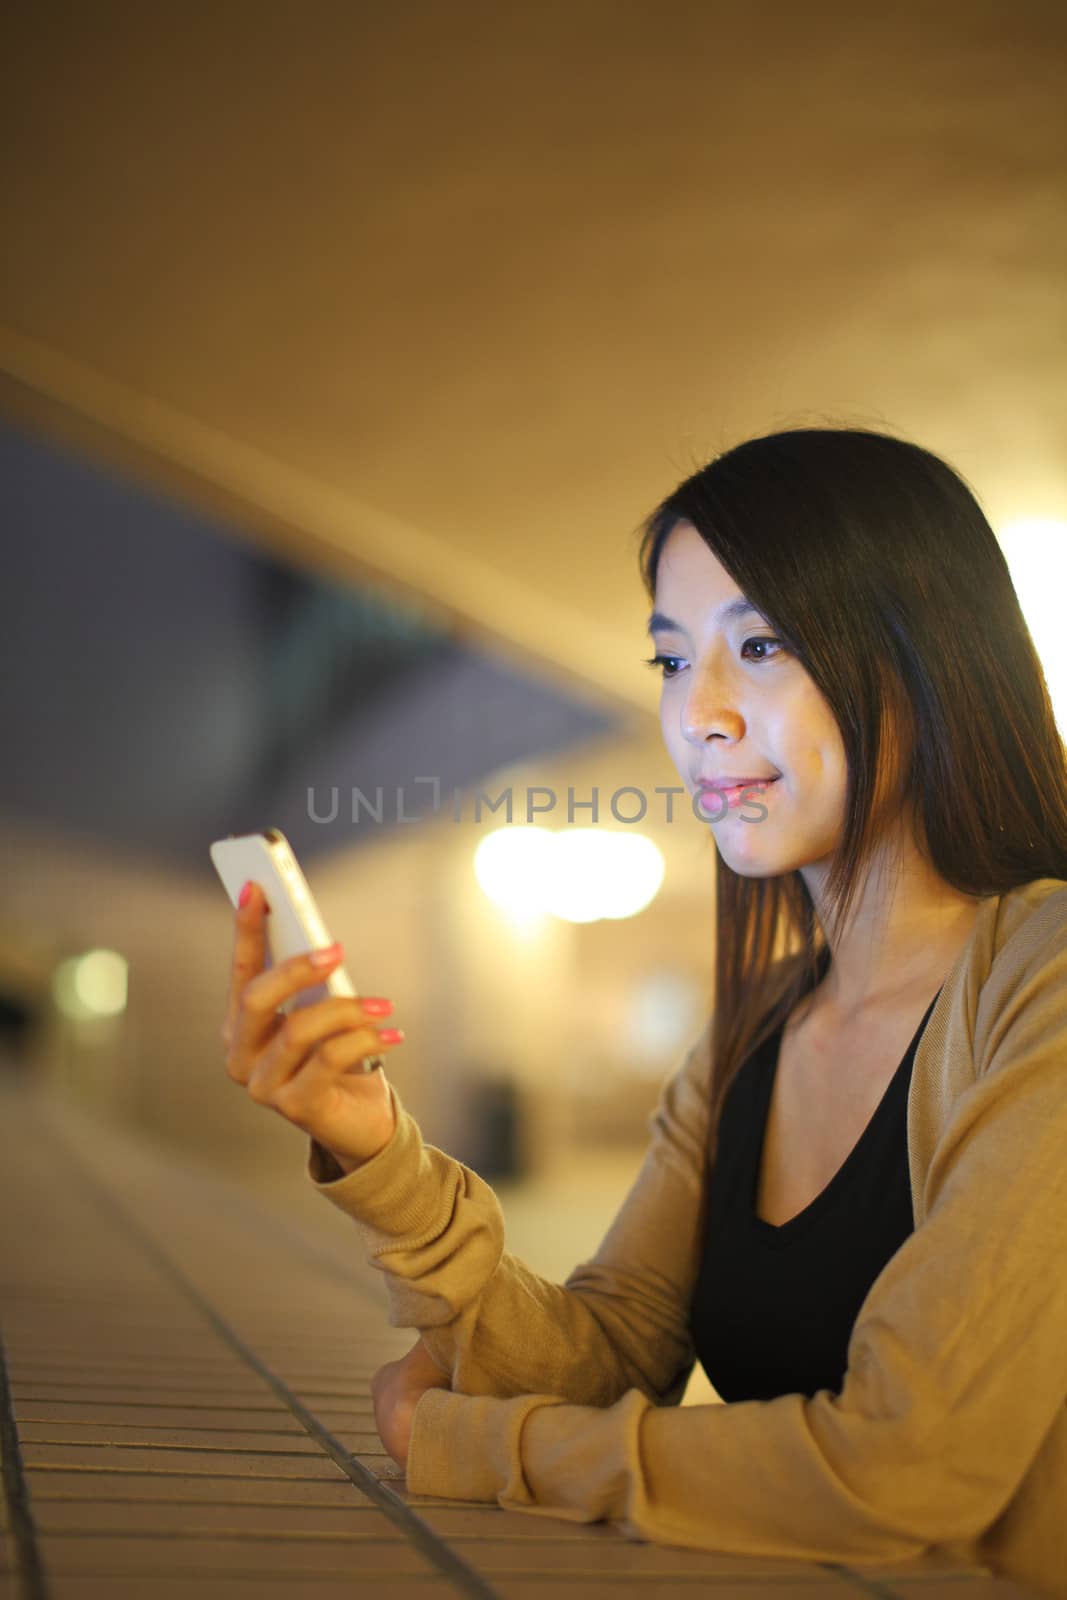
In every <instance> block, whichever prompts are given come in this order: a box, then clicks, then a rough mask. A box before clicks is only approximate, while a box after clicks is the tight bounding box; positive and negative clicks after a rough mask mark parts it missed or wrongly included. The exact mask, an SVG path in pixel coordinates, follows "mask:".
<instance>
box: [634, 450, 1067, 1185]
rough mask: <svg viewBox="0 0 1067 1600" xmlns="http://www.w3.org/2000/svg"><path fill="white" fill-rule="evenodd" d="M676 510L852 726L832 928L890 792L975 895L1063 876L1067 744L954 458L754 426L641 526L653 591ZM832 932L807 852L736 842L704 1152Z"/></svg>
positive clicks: (727, 873)
mask: <svg viewBox="0 0 1067 1600" xmlns="http://www.w3.org/2000/svg"><path fill="white" fill-rule="evenodd" d="M682 521H684V522H687V523H691V524H692V526H693V527H694V528H695V529H696V531H697V532H698V533H699V535H700V537H701V538H702V539H703V540H704V543H705V544H706V545H707V546H708V548H709V549H710V550H711V551H712V553H713V554H714V555H715V557H716V558H717V559H718V560H719V562H720V563H721V564H722V566H723V567H724V568H725V569H726V571H727V572H728V573H729V574H730V576H731V578H733V580H734V581H735V583H736V584H737V585H738V587H739V588H740V590H741V592H742V594H744V595H745V596H747V598H748V599H749V600H751V601H752V603H753V605H754V606H755V607H756V608H757V610H759V611H760V612H762V613H763V615H764V616H765V617H766V619H767V621H768V623H769V624H770V625H771V626H772V627H773V629H774V631H775V633H776V634H777V635H778V636H779V637H780V638H781V639H782V641H783V642H784V644H785V645H786V647H787V649H789V650H790V651H791V652H792V653H793V654H794V655H795V656H796V657H797V659H798V660H799V661H800V662H801V663H802V665H803V666H804V668H805V670H806V671H807V672H808V674H809V675H810V677H811V679H812V681H813V682H814V684H815V686H816V687H817V688H818V689H819V691H820V692H821V693H822V695H823V696H824V697H825V699H826V701H827V704H828V705H829V707H830V710H831V711H832V713H833V716H834V718H835V720H836V722H837V726H838V728H839V729H840V732H841V737H842V740H843V742H844V749H845V756H846V760H847V767H848V780H847V787H846V800H845V820H844V832H843V837H842V839H841V844H840V848H839V849H838V851H837V853H836V855H835V859H834V861H833V864H832V867H831V870H830V873H829V875H828V879H827V887H826V896H827V908H828V910H827V919H828V922H829V924H830V926H829V932H830V933H831V934H833V932H834V930H835V928H837V927H840V926H842V925H843V923H844V921H845V918H846V917H847V914H848V911H849V909H850V907H851V906H852V904H853V902H854V899H855V896H856V894H857V891H858V889H859V888H860V885H861V883H862V881H863V878H864V875H865V872H866V870H867V869H868V867H869V866H870V863H871V860H872V857H873V855H874V852H875V850H876V848H877V846H878V844H879V839H880V834H881V831H882V823H883V822H884V819H885V817H886V815H887V812H886V804H887V803H888V806H889V808H890V809H892V808H893V807H899V806H901V805H904V806H906V807H907V809H908V812H909V814H910V816H911V818H912V820H913V823H914V831H915V838H916V843H917V846H918V848H919V849H920V851H921V852H923V854H924V855H925V857H926V858H927V859H928V860H929V861H930V862H931V864H932V866H933V868H934V870H935V871H936V872H937V873H939V874H940V876H941V877H942V878H943V879H944V880H945V881H946V882H947V883H949V884H951V885H952V886H953V887H954V888H956V889H958V890H960V891H961V892H962V893H964V894H968V895H974V896H982V897H984V896H987V895H995V894H1002V893H1004V892H1005V891H1006V890H1008V889H1012V888H1014V887H1016V886H1017V885H1019V884H1023V883H1029V882H1031V881H1033V880H1034V879H1036V878H1043V877H1051V878H1059V879H1067V756H1065V751H1064V745H1063V741H1062V739H1061V736H1060V733H1059V730H1058V728H1057V725H1056V720H1055V717H1054V715H1053V710H1052V704H1051V701H1050V699H1049V693H1048V688H1047V685H1046V683H1045V677H1044V674H1043V672H1042V669H1041V664H1040V661H1039V660H1038V656H1037V652H1036V651H1035V649H1034V644H1033V640H1032V639H1031V637H1030V633H1029V630H1028V628H1027V626H1026V622H1025V621H1024V619H1023V615H1022V611H1021V610H1020V607H1019V601H1018V597H1017V595H1016V593H1015V589H1014V586H1013V584H1012V581H1011V577H1010V575H1009V572H1008V566H1007V563H1006V561H1005V559H1004V555H1003V552H1002V551H1001V548H1000V545H999V544H998V543H997V539H996V536H995V534H994V533H993V530H992V528H991V527H990V525H989V523H988V521H987V520H986V518H985V516H984V514H983V512H982V510H981V507H980V506H979V504H978V501H977V500H976V498H975V496H974V494H973V493H972V491H971V490H970V488H969V487H968V485H967V484H966V483H965V482H964V480H963V479H962V478H961V477H960V475H959V474H958V473H956V472H955V471H954V470H953V469H952V468H951V467H950V466H948V465H947V464H946V463H945V462H944V461H942V460H941V459H940V458H939V457H938V456H936V455H933V454H931V452H930V451H929V450H924V449H923V448H921V447H920V446H919V445H916V444H911V443H909V442H907V441H905V440H902V439H897V438H893V437H891V436H890V435H888V434H885V433H879V432H875V431H873V430H870V429H865V428H845V427H842V428H834V427H830V428H797V429H791V430H787V431H785V432H780V433H771V434H767V435H766V436H764V437H763V438H758V439H749V440H747V441H746V442H745V443H743V444H740V445H737V446H736V447H735V448H734V449H731V450H728V451H726V452H725V453H724V454H722V455H719V456H718V457H716V458H715V459H714V460H712V461H711V462H710V463H709V464H708V465H706V466H703V467H701V468H700V469H699V470H698V471H696V472H694V473H693V474H692V475H691V476H690V477H688V478H686V479H685V480H684V482H682V483H681V484H679V486H678V488H676V489H675V490H674V492H673V493H672V494H670V495H668V497H667V498H666V499H665V500H664V501H662V503H661V504H660V505H659V506H657V507H656V509H655V511H653V512H652V514H651V516H649V517H648V518H647V519H646V521H645V522H644V523H642V525H641V527H640V528H639V529H638V531H637V537H638V538H639V540H640V557H639V559H640V567H641V576H642V578H643V580H644V584H645V588H646V589H647V591H648V595H649V599H650V600H651V602H652V603H653V605H654V604H655V590H656V574H657V570H658V567H659V561H660V557H661V555H662V552H663V547H664V543H665V541H666V540H667V538H668V537H669V536H670V533H671V531H672V530H673V528H674V527H675V526H676V525H677V524H678V523H679V522H682ZM890 773H891V774H892V780H891V782H890V784H889V787H888V788H885V787H883V785H884V783H885V779H886V775H887V774H890ZM887 797H888V799H887ZM826 935H827V930H826V929H824V928H823V927H821V926H820V924H819V920H818V918H817V916H816V913H815V908H814V905H813V902H812V899H811V896H810V894H809V893H808V889H807V886H806V884H805V882H804V879H803V878H802V876H801V874H800V872H799V871H794V872H789V873H785V874H782V875H780V876H776V877H768V878H747V877H743V876H741V875H740V874H738V873H736V872H734V871H733V869H732V868H731V867H730V866H728V865H727V863H726V862H725V861H724V860H722V858H721V857H720V859H719V861H718V863H717V871H716V954H715V978H714V1002H713V1004H714V1010H713V1021H712V1037H711V1080H710V1084H709V1095H710V1112H711V1115H710V1117H709V1125H708V1147H707V1161H708V1164H709V1168H710V1164H711V1163H712V1162H713V1161H714V1158H715V1149H716V1143H717V1126H718V1116H719V1111H720V1109H721V1106H722V1102H723V1099H724V1098H725V1095H726V1091H727V1090H728V1088H729V1086H730V1083H731V1081H732V1079H733V1077H734V1075H735V1074H736V1072H737V1070H738V1069H739V1067H740V1066H741V1064H742V1063H743V1061H744V1060H745V1058H746V1057H747V1055H748V1054H749V1053H750V1052H751V1051H752V1050H753V1049H755V1048H756V1046H757V1045H758V1044H759V1043H761V1042H762V1040H763V1039H765V1038H766V1037H767V1036H768V1034H770V1033H771V1032H772V1031H773V1030H774V1029H775V1028H777V1027H778V1025H779V1024H780V1023H782V1022H783V1021H784V1020H785V1019H786V1017H788V1015H789V1014H790V1012H791V1011H792V1010H793V1008H794V1006H795V1005H796V1004H797V1002H798V1000H799V999H800V997H801V996H802V995H803V994H804V993H805V992H806V990H807V989H808V988H809V987H811V986H812V985H813V984H814V983H815V982H816V981H818V979H819V978H821V976H822V975H823V973H824V972H825V971H826V969H827V966H828V962H829V946H828V944H827V938H826ZM706 1189H707V1185H706V1184H705V1191H706Z"/></svg>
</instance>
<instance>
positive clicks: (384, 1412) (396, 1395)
mask: <svg viewBox="0 0 1067 1600" xmlns="http://www.w3.org/2000/svg"><path fill="white" fill-rule="evenodd" d="M451 1387H452V1381H451V1379H450V1377H449V1375H448V1373H447V1372H442V1370H441V1368H440V1367H439V1366H438V1365H437V1363H436V1361H434V1359H433V1357H432V1356H431V1355H430V1352H429V1351H428V1350H427V1348H426V1346H425V1345H424V1344H423V1342H422V1339H421V1338H419V1339H417V1340H416V1341H415V1343H414V1344H413V1345H412V1347H411V1349H410V1350H409V1351H408V1353H407V1355H406V1356H402V1357H401V1358H400V1360H399V1361H387V1362H386V1363H385V1366H384V1367H379V1368H378V1370H377V1372H376V1373H375V1374H374V1377H373V1378H372V1379H371V1381H370V1392H371V1399H372V1400H373V1401H374V1421H375V1423H376V1425H377V1428H378V1436H379V1438H380V1439H381V1441H382V1443H383V1444H384V1446H385V1448H386V1450H388V1452H389V1454H390V1455H391V1456H392V1458H393V1460H394V1461H395V1462H396V1464H397V1466H398V1467H403V1468H404V1469H405V1470H406V1469H407V1464H408V1446H409V1445H410V1443H411V1421H412V1418H413V1417H414V1415H415V1407H416V1406H417V1405H418V1403H419V1401H420V1400H421V1399H422V1397H423V1395H424V1394H425V1393H426V1391H427V1389H450V1388H451Z"/></svg>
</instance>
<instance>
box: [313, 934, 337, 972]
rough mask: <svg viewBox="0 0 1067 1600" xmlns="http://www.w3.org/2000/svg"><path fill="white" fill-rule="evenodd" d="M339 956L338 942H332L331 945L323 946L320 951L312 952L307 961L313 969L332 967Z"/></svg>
mask: <svg viewBox="0 0 1067 1600" xmlns="http://www.w3.org/2000/svg"><path fill="white" fill-rule="evenodd" d="M340 954H341V943H340V940H334V942H333V944H328V945H324V946H323V948H322V949H321V950H312V952H311V955H310V956H309V957H308V960H309V961H310V962H311V965H312V966H313V967H332V966H333V964H334V962H335V961H336V960H337V959H338V957H339V956H340Z"/></svg>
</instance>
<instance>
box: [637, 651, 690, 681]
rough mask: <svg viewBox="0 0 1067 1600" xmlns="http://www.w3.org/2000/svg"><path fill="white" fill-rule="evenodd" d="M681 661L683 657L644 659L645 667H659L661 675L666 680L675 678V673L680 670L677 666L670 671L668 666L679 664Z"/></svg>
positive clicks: (650, 657)
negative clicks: (674, 663)
mask: <svg viewBox="0 0 1067 1600" xmlns="http://www.w3.org/2000/svg"><path fill="white" fill-rule="evenodd" d="M681 660H682V657H681V656H646V657H645V658H644V662H645V666H646V667H659V668H660V669H661V675H662V677H664V678H673V677H674V675H675V673H676V672H677V671H678V668H677V667H676V666H671V667H670V670H668V666H669V664H670V663H671V662H677V661H681Z"/></svg>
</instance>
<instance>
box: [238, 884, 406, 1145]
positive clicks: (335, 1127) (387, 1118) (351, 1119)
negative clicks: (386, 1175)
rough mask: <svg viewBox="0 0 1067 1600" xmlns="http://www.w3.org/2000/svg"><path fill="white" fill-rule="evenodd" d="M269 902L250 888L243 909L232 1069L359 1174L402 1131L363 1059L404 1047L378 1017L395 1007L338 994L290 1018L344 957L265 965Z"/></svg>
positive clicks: (251, 1091) (380, 1082)
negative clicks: (288, 1007) (300, 999)
mask: <svg viewBox="0 0 1067 1600" xmlns="http://www.w3.org/2000/svg"><path fill="white" fill-rule="evenodd" d="M266 916H267V904H266V900H265V899H264V896H263V890H262V888H261V887H260V885H259V884H252V885H251V886H250V888H249V891H248V894H247V898H246V900H245V903H244V905H242V906H241V907H240V908H239V910H238V911H237V913H236V919H235V932H234V950H233V967H232V970H231V974H230V989H229V995H228V998H227V1005H226V1021H225V1022H224V1024H223V1028H222V1038H223V1042H224V1043H225V1045H226V1071H227V1072H228V1074H229V1076H230V1077H231V1078H232V1079H233V1081H234V1082H235V1083H238V1084H240V1085H241V1086H242V1087H243V1088H244V1089H245V1090H246V1091H247V1093H248V1095H249V1098H250V1099H252V1100H254V1101H256V1103H257V1104H258V1105H264V1106H269V1107H270V1108H271V1110H272V1111H276V1112H277V1113H278V1114H279V1116H282V1117H285V1119H286V1121H288V1122H291V1123H293V1124H294V1125H295V1126H296V1127H298V1128H301V1129H302V1130H303V1131H304V1132H305V1133H306V1134H309V1135H310V1136H311V1138H313V1139H317V1140H318V1142H319V1143H320V1144H321V1145H324V1146H325V1148H326V1149H327V1150H329V1151H330V1152H331V1154H332V1155H333V1156H334V1157H335V1159H336V1160H337V1163H338V1165H339V1166H340V1167H341V1168H342V1170H343V1171H344V1172H346V1173H347V1172H351V1171H353V1170H354V1169H355V1168H356V1167H358V1166H361V1165H362V1164H363V1163H364V1162H365V1161H369V1160H370V1158H371V1156H374V1155H377V1153H378V1151H379V1150H381V1149H383V1148H384V1147H385V1145H387V1144H388V1143H389V1140H390V1139H391V1138H392V1135H393V1130H394V1129H395V1127H396V1115H395V1113H394V1111H393V1102H392V1097H391V1095H390V1092H389V1084H388V1082H387V1081H386V1077H385V1074H384V1072H381V1071H377V1070H375V1071H372V1072H364V1071H363V1068H362V1062H363V1061H364V1060H365V1059H366V1058H367V1057H368V1056H376V1055H379V1054H380V1053H381V1052H382V1049H383V1047H385V1048H389V1047H391V1046H392V1045H394V1044H399V1043H400V1042H401V1041H402V1040H403V1037H404V1035H403V1034H402V1033H401V1032H400V1031H399V1029H395V1028H386V1029H380V1030H379V1029H378V1028H376V1027H375V1026H374V1023H373V1020H372V1019H373V1018H374V1017H380V1016H384V1015H387V1014H388V1013H389V1012H390V1011H391V1010H392V1004H391V1002H390V1001H388V1000H373V999H367V998H364V997H360V998H358V999H357V998H353V999H347V998H343V997H332V998H330V999H327V1000H320V1001H316V1002H315V1003H314V1004H310V1005H305V1006H303V1007H299V1008H297V1009H295V1010H293V1011H292V1012H290V1013H289V1015H286V1014H285V1013H284V1012H281V1011H279V1009H278V1007H279V1006H280V1005H281V1004H282V1003H283V1001H286V1000H288V999H290V998H291V997H292V996H294V995H297V994H299V993H300V991H301V990H302V989H308V988H313V987H315V986H316V985H318V984H321V983H322V982H323V980H324V979H325V978H326V977H327V976H328V975H329V973H330V972H331V971H332V969H333V968H334V967H335V966H336V965H337V964H338V962H339V961H340V959H341V953H342V952H341V947H340V946H339V945H337V946H333V947H332V950H333V952H334V953H333V954H332V956H331V957H330V959H329V960H327V961H326V962H325V964H323V963H316V962H315V960H314V959H313V956H315V955H318V954H321V953H322V952H317V951H316V952H312V953H311V954H309V955H302V956H293V957H291V958H290V959H289V960H288V961H282V962H280V963H279V964H278V966H276V967H272V968H271V969H270V970H269V971H266V970H265V967H266V955H267V934H266V928H265V921H266Z"/></svg>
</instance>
